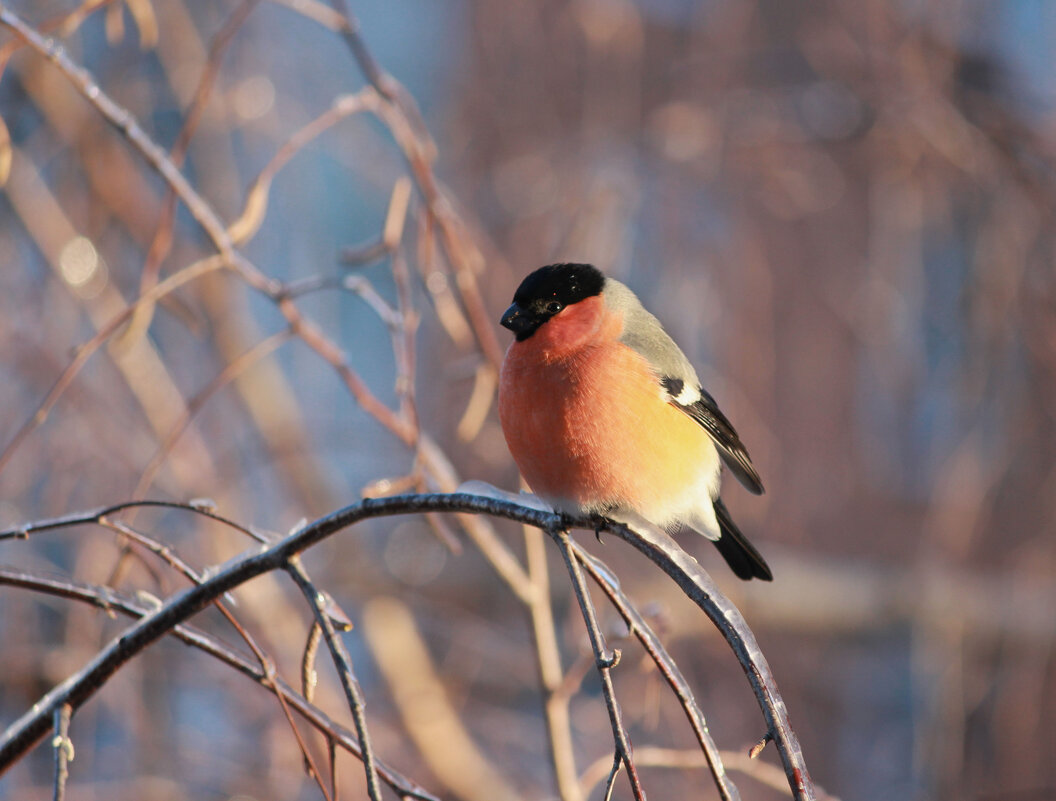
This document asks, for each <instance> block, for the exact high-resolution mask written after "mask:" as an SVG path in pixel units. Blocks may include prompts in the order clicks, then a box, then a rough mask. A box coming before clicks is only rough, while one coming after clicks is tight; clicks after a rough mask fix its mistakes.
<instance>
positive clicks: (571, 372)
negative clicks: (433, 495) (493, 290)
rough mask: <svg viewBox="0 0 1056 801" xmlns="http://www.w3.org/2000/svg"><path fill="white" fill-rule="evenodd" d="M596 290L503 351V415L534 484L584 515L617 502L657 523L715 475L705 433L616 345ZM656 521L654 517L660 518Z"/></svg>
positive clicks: (617, 325) (615, 321)
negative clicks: (673, 404) (591, 295)
mask: <svg viewBox="0 0 1056 801" xmlns="http://www.w3.org/2000/svg"><path fill="white" fill-rule="evenodd" d="M622 331H623V319H622V316H621V315H620V314H619V313H617V312H614V311H613V310H611V309H609V308H608V307H606V304H605V301H604V299H603V298H602V297H601V296H597V297H591V298H588V299H586V300H583V301H581V302H579V303H575V304H572V305H570V306H567V307H566V308H565V309H564V310H562V311H561V312H560V313H559V314H557V315H556V316H555V317H553V318H551V319H550V320H549V321H548V322H546V324H545V325H543V326H541V327H540V328H539V330H538V331H536V332H535V333H534V334H533V335H532V336H531V337H529V338H528V339H525V340H524V341H521V342H514V343H513V344H512V345H511V346H510V348H509V350H508V351H507V353H506V359H505V361H504V362H503V366H502V374H501V378H500V382H499V416H500V418H501V421H502V428H503V431H504V433H505V435H506V442H507V444H508V445H509V448H510V452H511V453H512V454H513V457H514V460H515V461H516V462H517V466H518V467H519V468H520V470H521V474H522V475H523V476H524V478H525V480H526V481H527V482H528V484H529V486H530V487H531V488H532V490H533V491H534V492H535V493H537V494H538V495H541V496H542V497H544V498H546V499H548V500H551V501H553V502H557V503H559V504H560V505H566V506H571V507H573V508H577V509H580V510H584V511H602V510H604V509H606V508H609V507H612V506H617V507H623V508H630V509H634V510H636V511H639V512H642V513H643V514H644V515H645V516H646V517H647V518H649V519H652V520H653V521H654V522H655V523H657V524H660V525H663V524H664V523H665V522H668V521H667V518H670V517H672V516H673V515H674V514H675V513H676V512H677V511H681V509H683V508H684V507H685V506H686V500H687V499H686V496H687V493H698V492H701V493H702V492H705V491H706V490H705V489H704V487H705V486H706V485H708V483H709V480H710V479H709V477H710V476H714V475H715V474H716V473H717V471H718V461H717V457H716V455H715V449H714V448H713V447H711V444H710V440H709V439H708V435H707V433H706V432H705V431H704V430H703V429H702V428H701V427H700V426H699V425H698V424H697V423H696V422H694V421H693V420H692V419H691V418H690V417H689V416H687V415H686V414H685V413H683V412H681V411H679V410H678V409H677V408H675V407H674V406H672V405H671V404H670V403H668V402H667V400H666V399H665V397H664V395H663V392H662V388H661V386H660V383H659V379H658V377H657V376H656V375H654V374H653V371H652V369H651V368H650V366H649V364H648V362H647V361H646V360H645V358H644V357H642V356H641V355H640V354H638V353H637V352H636V351H634V350H633V349H631V348H629V347H627V346H626V345H624V344H623V343H621V342H620V341H619V337H620V334H621V333H622ZM658 518H659V519H658Z"/></svg>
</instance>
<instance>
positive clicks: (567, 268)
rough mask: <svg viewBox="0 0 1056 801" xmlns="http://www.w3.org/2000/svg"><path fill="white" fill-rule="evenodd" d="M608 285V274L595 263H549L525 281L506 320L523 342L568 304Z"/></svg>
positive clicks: (589, 296)
mask: <svg viewBox="0 0 1056 801" xmlns="http://www.w3.org/2000/svg"><path fill="white" fill-rule="evenodd" d="M604 288H605V276H604V275H602V274H601V271H600V270H598V269H597V268H596V267H594V266H593V265H590V264H548V265H546V266H545V267H540V268H539V269H538V270H536V271H535V272H533V273H532V274H531V275H529V276H528V277H527V278H525V279H524V280H523V281H521V285H520V286H519V287H517V291H516V292H515V293H514V295H513V305H511V306H510V308H508V309H507V310H506V313H505V314H503V315H502V324H503V325H504V326H505V327H506V328H509V329H510V330H511V331H513V333H514V334H515V335H516V337H517V341H518V342H522V341H523V340H525V339H527V338H528V337H530V336H531V335H532V334H534V333H535V332H536V331H537V330H538V329H539V326H541V325H542V324H543V323H545V322H546V321H547V320H549V319H550V318H551V317H553V316H554V315H555V314H559V313H560V312H561V310H562V309H563V308H565V306H570V305H572V304H573V303H579V301H581V300H586V299H587V298H591V297H595V296H596V295H600V294H601V291H602V289H604Z"/></svg>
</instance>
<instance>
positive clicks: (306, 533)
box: [0, 493, 815, 801]
mask: <svg viewBox="0 0 1056 801" xmlns="http://www.w3.org/2000/svg"><path fill="white" fill-rule="evenodd" d="M159 505H161V504H159ZM165 505H168V506H172V504H165ZM188 508H190V507H188ZM424 512H463V513H473V514H490V515H495V516H498V517H504V518H507V519H510V520H515V521H518V522H520V523H525V524H528V525H532V526H536V527H538V528H541V529H544V530H546V531H548V532H557V531H562V530H563V529H564V527H566V526H569V525H572V526H575V527H577V528H584V529H589V530H592V531H593V530H596V529H599V526H600V530H605V531H609V532H610V533H612V534H613V535H614V536H616V537H619V538H620V539H622V540H624V541H625V542H627V543H629V544H630V545H632V546H633V547H634V548H635V549H637V550H638V551H640V552H641V553H643V554H644V555H645V556H646V557H648V558H649V559H650V560H651V561H652V562H654V563H655V564H657V565H658V566H659V567H660V568H661V569H662V570H663V571H664V572H665V573H667V574H668V576H670V577H671V578H672V579H673V580H674V581H675V582H676V584H678V586H679V587H680V588H681V589H682V591H683V592H684V593H686V595H687V596H688V597H689V598H690V599H691V600H692V601H693V602H694V603H696V604H697V605H698V606H699V607H700V608H701V609H702V610H703V611H704V612H705V614H707V616H708V617H709V618H710V619H711V620H712V622H713V623H714V624H715V625H716V627H717V628H718V629H719V631H720V633H721V634H722V635H723V637H724V638H725V639H726V641H727V642H728V643H729V645H730V647H731V648H732V649H733V652H734V654H735V655H736V656H737V658H738V660H739V661H740V663H741V666H742V667H743V669H744V671H745V674H746V675H747V676H748V680H749V683H750V684H751V686H752V689H753V691H754V692H755V695H756V699H757V700H758V702H759V705H760V707H761V708H762V711H763V717H764V720H765V721H766V723H767V727H768V729H769V730H770V731H772V732H773V734H774V742H775V745H776V746H777V749H778V752H779V754H780V755H781V761H782V763H783V765H784V767H785V774H786V777H787V778H788V781H789V785H790V787H791V788H792V789H793V792H794V797H795V798H796V799H797V801H807V800H808V799H809V800H811V801H812V800H813V799H814V797H815V795H814V789H813V784H812V783H811V781H810V775H809V773H808V771H807V767H806V764H805V763H804V761H803V755H802V753H801V751H800V748H799V743H798V741H797V740H796V736H795V734H794V732H793V731H792V729H791V727H790V726H789V723H788V715H787V712H786V710H785V705H784V701H783V700H782V699H781V696H780V693H779V692H778V690H777V686H776V683H775V682H774V678H773V675H772V674H771V672H770V668H769V666H768V665H767V663H766V659H765V657H763V655H762V652H761V651H760V650H759V646H758V644H757V643H756V641H755V637H754V636H753V635H752V632H751V630H750V629H749V628H748V626H747V624H746V623H745V621H744V618H743V617H741V615H740V613H739V612H738V611H737V609H736V608H735V607H734V606H733V604H732V603H730V601H729V600H728V599H727V598H726V597H725V596H724V595H722V593H721V592H719V590H718V588H717V587H716V586H715V584H714V582H712V580H711V578H710V577H709V576H708V575H707V573H705V572H704V570H703V568H701V567H700V565H699V564H698V563H697V562H696V560H694V559H693V558H692V557H691V556H689V555H688V554H686V553H685V552H684V551H683V550H682V549H681V548H679V547H678V545H677V544H675V542H674V541H673V540H672V539H671V538H670V537H667V536H666V535H663V534H662V532H650V533H648V534H643V533H640V532H636V531H632V530H631V529H628V528H626V527H625V526H622V525H620V524H617V523H613V522H611V521H598V520H596V519H590V518H569V517H567V516H564V515H559V514H556V513H553V512H546V511H543V510H541V509H538V508H531V507H527V506H521V505H519V504H516V503H513V502H510V501H506V500H500V499H496V498H490V497H483V496H476V495H467V494H464V493H453V494H444V495H440V494H432V495H397V496H391V497H386V498H368V499H365V500H363V501H361V502H360V503H357V504H354V505H352V506H347V507H345V508H344V509H341V510H338V511H336V512H334V513H332V514H330V515H328V516H326V517H323V518H320V519H319V520H317V521H315V522H314V523H312V524H310V525H307V526H305V527H303V528H300V529H298V530H297V531H294V532H293V533H291V534H289V535H287V536H286V537H284V538H282V539H281V540H278V541H276V542H273V543H271V544H270V545H268V546H267V547H265V548H263V549H262V550H260V551H257V552H252V553H249V554H247V555H244V556H242V557H239V558H237V559H234V560H231V561H230V562H228V563H226V565H224V566H223V567H222V568H221V569H220V570H218V571H217V572H216V573H215V574H213V575H212V576H210V578H209V579H208V580H207V581H205V582H203V583H202V584H199V585H196V586H194V587H191V588H189V589H187V590H184V591H183V592H181V593H179V594H177V595H175V596H173V597H172V598H170V599H169V600H168V601H166V602H165V603H164V604H162V605H161V606H160V607H158V608H157V609H155V610H154V611H152V612H151V613H149V614H147V615H146V616H144V617H143V618H141V619H140V620H139V621H138V622H137V623H136V624H135V625H133V626H132V627H130V628H129V629H128V630H127V631H126V632H125V633H124V634H123V635H121V636H120V637H118V638H117V639H115V640H113V641H111V642H110V643H109V644H108V645H107V646H106V647H105V648H103V649H102V650H101V651H99V653H98V654H96V656H95V657H94V658H93V659H92V660H91V661H90V662H89V663H88V664H87V665H86V666H85V667H84V668H83V669H82V670H81V671H79V672H78V673H77V674H75V675H73V676H71V677H70V678H69V679H67V680H66V681H64V682H63V683H61V684H59V685H58V686H57V687H55V688H54V689H52V690H51V691H50V692H49V693H47V695H45V696H44V697H43V698H42V699H40V701H39V702H38V703H37V704H35V705H34V706H33V708H32V709H30V710H29V711H28V712H26V714H24V715H23V716H22V717H21V718H19V719H18V720H17V721H15V722H14V723H13V724H11V726H10V727H8V729H7V731H6V732H5V733H4V735H3V737H0V771H3V770H4V769H6V768H7V767H8V766H10V765H11V764H12V763H13V762H14V761H15V760H17V759H18V758H19V757H20V756H21V755H22V754H23V753H25V752H26V751H27V750H28V749H29V748H31V747H32V746H33V744H34V743H36V742H37V741H38V740H39V739H40V738H41V737H43V736H44V734H45V733H46V732H47V729H48V726H49V725H50V720H51V716H52V715H53V714H54V711H55V710H56V709H57V708H58V707H59V706H60V705H61V704H64V703H69V704H71V705H72V706H73V707H74V708H75V709H76V708H77V707H78V706H80V705H81V704H82V703H84V702H85V701H86V700H87V699H88V698H90V697H91V696H92V695H93V694H94V693H95V691H96V690H98V689H99V688H100V687H101V686H102V685H103V684H104V683H105V682H106V681H107V680H108V679H109V678H110V676H112V675H113V674H114V673H115V672H116V671H117V670H118V669H119V668H120V667H121V666H122V665H123V664H124V663H125V662H127V661H128V660H129V659H131V658H132V657H133V656H135V655H136V654H137V653H138V652H139V651H141V650H142V649H144V648H146V647H147V646H148V645H150V644H151V643H153V642H155V641H156V640H157V639H158V638H160V637H161V636H163V635H164V634H166V633H167V632H168V631H169V630H170V629H171V628H172V627H173V626H176V625H178V624H180V623H182V622H183V621H184V620H186V619H188V618H189V617H190V616H191V615H193V614H195V613H196V612H198V611H199V610H201V609H202V608H203V607H205V606H206V605H208V604H209V603H211V602H212V601H213V600H215V599H216V598H218V597H220V596H221V595H223V594H224V593H225V592H228V591H229V590H231V589H233V588H234V587H237V586H238V585H240V584H243V583H245V582H247V581H249V580H250V579H252V578H255V577H257V576H259V575H261V574H263V573H266V572H268V571H271V570H276V569H285V567H286V564H287V562H288V561H289V560H290V558H291V557H293V556H294V555H296V554H298V553H300V552H301V551H303V550H305V549H306V548H309V547H311V546H312V545H315V544H316V543H318V542H320V541H321V540H323V539H325V538H327V537H329V536H332V535H333V534H335V533H336V532H338V531H340V530H342V529H344V528H347V527H349V526H351V525H354V524H355V523H358V522H359V521H361V520H365V519H368V518H372V517H380V516H387V515H394V514H409V513H424ZM99 515H100V513H99V512H95V513H89V514H81V515H71V516H68V517H66V518H62V519H61V521H58V520H51V521H45V522H44V523H40V524H28V525H26V526H23V527H21V528H20V529H17V530H16V531H17V532H28V531H34V530H40V529H41V528H57V527H59V526H61V525H63V524H66V525H70V524H73V523H83V522H91V521H92V520H95V519H97V518H98V517H99ZM62 521H66V522H65V523H64V522H62ZM70 521H72V522H70ZM3 536H9V537H10V536H15V532H0V537H3ZM569 554H570V556H571V557H572V558H573V560H574V562H573V563H574V564H578V561H576V560H575V557H574V554H573V553H572V552H571V551H569ZM602 650H603V649H600V648H599V653H601V652H602ZM599 662H601V663H604V662H605V660H602V659H600V658H599Z"/></svg>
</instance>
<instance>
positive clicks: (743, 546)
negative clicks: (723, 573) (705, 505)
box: [715, 498, 774, 581]
mask: <svg viewBox="0 0 1056 801" xmlns="http://www.w3.org/2000/svg"><path fill="white" fill-rule="evenodd" d="M715 517H716V518H717V519H718V521H719V530H720V531H721V532H722V536H721V537H719V538H718V539H717V540H715V547H716V548H718V549H719V553H720V554H722V558H723V559H725V560H726V562H727V564H729V566H730V568H732V570H733V572H734V573H735V574H736V575H737V578H741V579H744V580H745V581H748V580H749V579H753V578H758V579H762V580H763V581H773V580H774V574H773V573H771V572H770V566H769V565H768V564H767V563H766V560H765V559H763V556H762V554H761V553H759V551H757V550H755V548H754V547H753V546H752V544H751V543H750V542H748V540H747V539H746V538H745V536H744V535H743V534H742V533H741V530H740V529H739V528H737V526H736V524H735V523H734V522H733V519H732V518H731V517H730V513H729V511H728V510H727V509H726V504H724V503H723V502H722V499H721V498H716V499H715Z"/></svg>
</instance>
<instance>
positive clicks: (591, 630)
mask: <svg viewBox="0 0 1056 801" xmlns="http://www.w3.org/2000/svg"><path fill="white" fill-rule="evenodd" d="M548 533H549V534H550V536H551V537H553V538H554V539H555V540H556V542H557V545H558V547H559V548H560V549H561V556H562V557H563V558H564V560H565V566H566V567H567V568H568V574H569V577H570V578H571V579H572V589H573V590H574V591H575V593H576V600H578V601H579V609H580V611H581V612H582V614H583V622H584V623H585V624H586V627H587V634H588V636H589V637H590V647H591V649H593V651H594V665H595V667H596V668H597V670H598V675H599V676H600V677H601V689H602V692H603V694H604V695H605V706H606V708H607V709H608V711H609V723H610V724H611V725H612V736H613V739H614V740H615V741H616V755H615V760H614V762H613V766H612V773H610V774H609V783H608V785H607V788H606V793H605V798H606V799H608V798H609V797H611V795H612V788H613V782H614V781H615V780H616V774H617V773H618V772H619V769H620V764H621V763H622V764H623V765H624V766H625V767H626V768H627V778H628V779H629V780H630V782H631V791H632V792H633V793H634V797H635V799H636V801H644V799H645V791H644V790H642V783H641V780H640V779H639V778H638V769H637V768H635V766H634V759H633V757H632V754H631V738H630V735H628V734H627V728H626V727H625V726H624V725H623V713H622V712H621V711H620V705H619V702H618V701H617V700H616V690H615V688H614V687H613V685H612V668H613V667H615V666H616V664H617V663H618V662H619V659H620V652H619V651H610V650H608V649H607V648H606V647H605V641H604V639H603V637H602V634H601V626H599V625H598V615H597V612H595V610H594V603H593V602H592V601H591V600H590V590H589V589H587V583H586V581H585V580H584V578H583V569H582V568H581V567H580V565H579V560H578V559H577V558H576V554H575V551H573V550H572V540H571V538H570V537H569V535H568V532H567V531H564V530H551V531H549V532H548Z"/></svg>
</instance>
